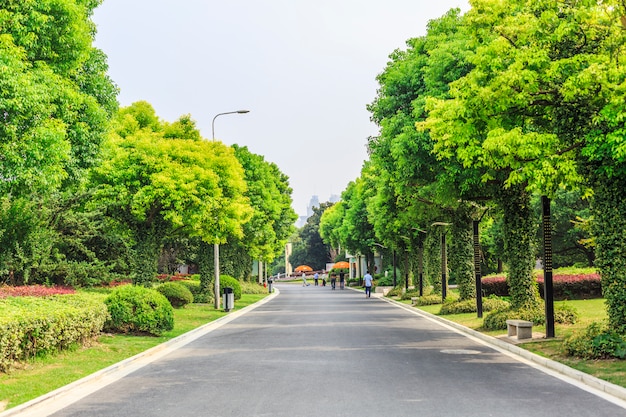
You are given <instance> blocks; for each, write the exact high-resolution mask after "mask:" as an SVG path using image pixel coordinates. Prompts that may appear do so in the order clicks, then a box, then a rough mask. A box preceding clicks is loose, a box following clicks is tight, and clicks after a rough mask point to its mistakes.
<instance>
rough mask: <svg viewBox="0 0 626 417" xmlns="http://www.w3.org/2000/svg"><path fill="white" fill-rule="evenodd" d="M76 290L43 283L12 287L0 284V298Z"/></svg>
mask: <svg viewBox="0 0 626 417" xmlns="http://www.w3.org/2000/svg"><path fill="white" fill-rule="evenodd" d="M75 293H76V291H75V290H74V289H73V288H69V287H45V286H43V285H22V286H19V287H12V286H10V285H2V286H0V298H7V297H48V296H51V295H59V294H60V295H62V294H75Z"/></svg>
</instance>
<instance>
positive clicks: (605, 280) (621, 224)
mask: <svg viewBox="0 0 626 417" xmlns="http://www.w3.org/2000/svg"><path fill="white" fill-rule="evenodd" d="M625 187H626V178H610V179H609V178H596V181H595V184H594V198H593V203H592V211H593V215H594V222H593V223H592V230H593V235H594V237H595V242H596V266H597V267H598V269H599V270H600V275H601V276H602V293H603V295H604V297H605V298H606V305H607V313H608V316H609V326H610V327H611V329H612V330H615V331H617V332H619V333H621V334H626V308H624V306H626V241H624V231H625V230H626V188H625Z"/></svg>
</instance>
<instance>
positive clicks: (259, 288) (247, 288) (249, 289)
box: [240, 282, 268, 294]
mask: <svg viewBox="0 0 626 417" xmlns="http://www.w3.org/2000/svg"><path fill="white" fill-rule="evenodd" d="M240 285H241V292H242V293H243V294H265V293H267V292H268V289H267V288H265V287H264V286H263V285H260V284H258V283H256V282H242V283H240Z"/></svg>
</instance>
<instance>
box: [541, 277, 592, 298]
mask: <svg viewBox="0 0 626 417" xmlns="http://www.w3.org/2000/svg"><path fill="white" fill-rule="evenodd" d="M552 281H553V289H554V299H555V300H572V299H587V298H601V297H602V284H601V279H600V274H597V273H595V274H567V275H560V274H559V275H555V276H554V277H553V278H552ZM537 282H538V283H539V294H540V295H541V297H543V289H544V288H543V275H539V276H537Z"/></svg>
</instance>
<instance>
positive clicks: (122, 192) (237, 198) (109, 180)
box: [93, 103, 252, 284]
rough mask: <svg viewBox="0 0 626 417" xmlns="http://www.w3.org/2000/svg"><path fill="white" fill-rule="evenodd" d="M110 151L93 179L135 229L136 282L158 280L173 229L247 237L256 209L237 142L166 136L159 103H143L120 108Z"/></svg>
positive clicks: (214, 237)
mask: <svg viewBox="0 0 626 417" xmlns="http://www.w3.org/2000/svg"><path fill="white" fill-rule="evenodd" d="M107 151H108V152H107V156H108V159H106V160H105V161H104V163H103V164H102V166H100V167H99V168H98V169H97V170H95V171H94V175H93V181H94V183H95V184H97V186H98V187H99V191H98V197H99V198H100V201H102V202H103V204H105V205H106V206H107V207H108V214H109V215H110V216H112V217H114V218H115V219H117V220H118V221H119V222H121V223H122V224H124V225H126V227H128V229H129V230H130V231H131V232H132V235H133V238H134V240H135V252H136V262H137V265H136V273H137V276H136V282H138V283H142V284H145V283H147V282H150V281H151V280H153V279H154V276H155V274H156V272H157V264H158V256H159V254H160V252H161V247H162V244H163V241H164V239H165V237H166V236H168V235H170V234H172V233H174V232H177V231H178V232H181V233H185V235H187V236H198V237H200V238H201V239H202V240H203V241H205V242H211V243H224V242H225V241H226V239H227V237H228V236H235V237H241V236H242V234H243V231H242V225H243V223H245V222H246V221H247V220H248V219H249V217H250V215H251V211H252V210H251V208H250V206H249V204H248V202H247V199H246V198H245V196H244V195H243V193H244V192H245V189H246V188H245V182H244V178H243V169H242V167H241V164H239V162H238V161H237V159H236V158H235V156H234V152H233V150H232V149H230V148H227V147H226V146H224V145H223V144H221V143H219V142H209V141H205V140H200V139H196V138H194V139H186V138H165V137H164V135H163V125H162V124H160V123H158V117H157V116H156V114H155V113H154V109H152V107H151V106H149V105H148V104H147V103H138V104H136V105H133V106H131V107H130V108H129V109H126V110H122V111H121V112H120V115H119V118H118V119H117V121H116V125H115V130H114V132H112V134H111V136H110V138H109V141H108V142H107Z"/></svg>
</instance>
